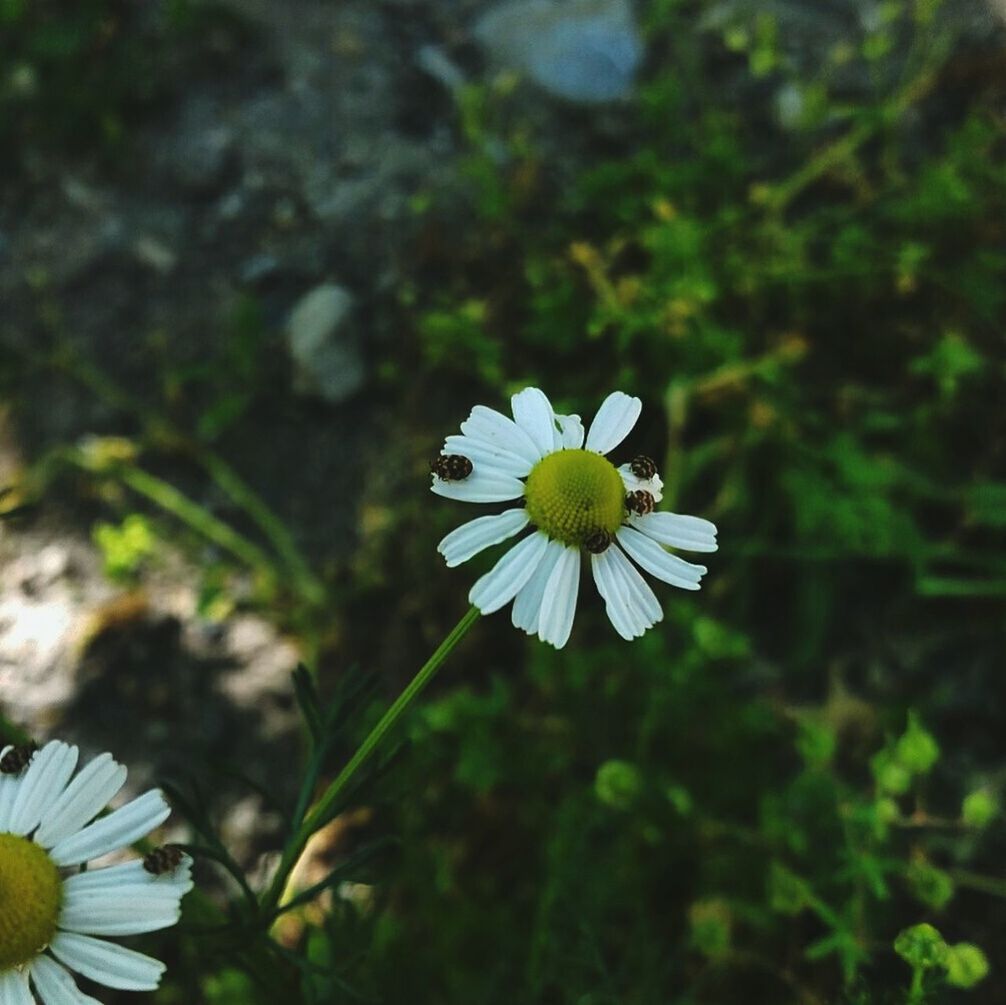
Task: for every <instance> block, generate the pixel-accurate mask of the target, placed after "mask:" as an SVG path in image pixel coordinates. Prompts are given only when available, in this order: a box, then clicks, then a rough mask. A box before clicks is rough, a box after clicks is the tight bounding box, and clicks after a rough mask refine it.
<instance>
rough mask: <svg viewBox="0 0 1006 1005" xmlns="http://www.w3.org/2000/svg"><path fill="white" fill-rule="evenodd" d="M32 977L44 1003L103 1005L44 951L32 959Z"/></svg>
mask: <svg viewBox="0 0 1006 1005" xmlns="http://www.w3.org/2000/svg"><path fill="white" fill-rule="evenodd" d="M31 979H32V981H33V982H34V984H35V990H36V991H37V992H38V993H39V995H41V998H42V1002H43V1003H44V1005H101V1002H99V1001H98V999H97V998H92V997H91V996H90V995H86V994H84V992H83V991H81V990H80V988H78V987H77V985H76V983H74V980H73V978H72V977H71V976H70V972H69V971H68V970H67V969H66V968H65V967H61V966H60V965H59V964H58V963H57V962H56V961H55V960H54V959H52V958H51V957H49V956H46V955H45V954H44V953H43V954H42V955H41V956H36V957H35V959H34V960H32V962H31Z"/></svg>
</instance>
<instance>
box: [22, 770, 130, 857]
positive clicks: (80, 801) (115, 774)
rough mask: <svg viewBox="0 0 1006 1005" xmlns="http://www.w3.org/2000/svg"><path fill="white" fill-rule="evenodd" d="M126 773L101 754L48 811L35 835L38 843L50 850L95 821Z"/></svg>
mask: <svg viewBox="0 0 1006 1005" xmlns="http://www.w3.org/2000/svg"><path fill="white" fill-rule="evenodd" d="M125 781H126V769H125V768H124V767H123V766H122V765H121V764H118V763H116V762H115V761H114V760H113V759H112V755H111V754H102V755H100V756H99V757H96V758H95V759H94V760H93V761H90V762H89V763H87V764H86V765H84V767H83V768H82V769H81V771H80V773H79V774H78V775H77V777H76V778H75V779H74V780H73V781H72V782H70V784H69V785H68V786H67V787H66V788H65V789H64V790H63V792H62V794H61V795H60V797H59V798H58V799H57V800H56V801H55V802H54V803H52V804H51V805H50V806H48V807H46V809H45V811H44V812H43V814H42V822H41V823H40V824H39V828H38V831H37V832H36V834H35V843H36V844H40V845H42V847H43V848H51V847H52V846H53V845H54V844H56V842H57V841H62V840H63V838H65V837H69V836H70V835H71V834H73V833H74V832H75V831H78V830H80V828H81V827H83V826H84V824H86V823H87V822H88V821H90V820H93V819H94V818H95V817H96V816H97V815H98V814H99V813H100V812H101V811H102V810H103V809H104V808H105V807H106V806H107V805H108V803H109V800H111V799H112V797H113V796H114V795H115V794H116V793H117V792H118V791H119V789H121V788H122V786H123V785H124V784H125Z"/></svg>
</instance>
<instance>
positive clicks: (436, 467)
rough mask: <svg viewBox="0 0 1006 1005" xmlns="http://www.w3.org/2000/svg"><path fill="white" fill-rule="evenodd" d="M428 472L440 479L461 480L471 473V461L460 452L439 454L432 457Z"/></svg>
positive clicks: (446, 480)
mask: <svg viewBox="0 0 1006 1005" xmlns="http://www.w3.org/2000/svg"><path fill="white" fill-rule="evenodd" d="M430 472H431V474H434V475H436V476H437V477H438V478H439V479H441V481H445V482H462V481H464V480H465V479H466V478H467V477H468V476H469V475H470V474H471V473H472V462H471V461H470V460H468V458H467V457H464V456H462V455H461V454H441V455H440V456H439V457H437V458H434V460H433V463H432V464H431V465H430Z"/></svg>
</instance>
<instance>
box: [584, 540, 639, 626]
mask: <svg viewBox="0 0 1006 1005" xmlns="http://www.w3.org/2000/svg"><path fill="white" fill-rule="evenodd" d="M615 551H617V549H616V548H614V547H610V548H608V549H607V550H606V551H602V552H601V554H599V555H591V556H590V569H591V572H592V573H593V575H594V582H595V583H596V584H597V592H598V593H600V594H601V597H602V598H603V599H604V609H605V611H606V612H607V615H608V618H609V619H610V620H611V623H612V625H614V628H615V631H616V632H618V634H619V635H621V636H622V638H623V639H628V640H629V641H630V642H631V641H632V639H634V638H636V637H637V636H639V635H642V634H643V632H644V631H645V628H642V627H640V626H638V625H637V622H636V619H634V618H633V617H632V614H631V611H630V608H629V602H628V598H627V595H626V591H625V587H624V585H623V583H622V580H621V578H620V577H619V575H618V570H617V569H616V568H615V564H614V562H613V561H612V553H613V552H615Z"/></svg>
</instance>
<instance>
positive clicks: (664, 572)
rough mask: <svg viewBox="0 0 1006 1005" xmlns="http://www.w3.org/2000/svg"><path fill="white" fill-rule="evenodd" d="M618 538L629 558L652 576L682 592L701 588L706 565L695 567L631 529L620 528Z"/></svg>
mask: <svg viewBox="0 0 1006 1005" xmlns="http://www.w3.org/2000/svg"><path fill="white" fill-rule="evenodd" d="M617 537H618V543H619V544H620V545H621V546H622V547H623V548H624V549H625V550H626V552H628V554H629V557H630V558H632V560H633V561H634V562H638V563H639V564H640V565H641V566H642V567H643V568H644V569H645V570H646V571H647V572H648V573H650V575H651V576H656V577H657V579H662V580H663V581H664V582H665V583H670V584H671V586H677V587H680V588H681V589H682V590H697V589H698V588H699V580H700V579H701V578H702V577H703V576H704V575H705V574H706V571H707V570H706V567H705V566H704V565H693V564H692V563H691V562H686V561H685V560H684V559H683V558H678V556H677V555H670V554H668V553H667V552H666V551H664V549H663V548H662V547H661V546H660V545H659V544H657V542H656V541H654V540H653V539H652V538H650V537H647V536H646V535H645V534H640V533H639V531H638V530H633V529H632V528H631V527H620V528H619V529H618V532H617Z"/></svg>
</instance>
